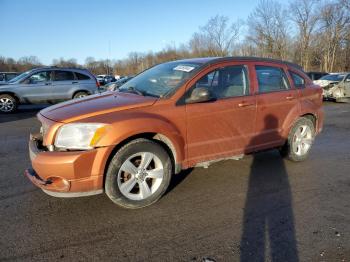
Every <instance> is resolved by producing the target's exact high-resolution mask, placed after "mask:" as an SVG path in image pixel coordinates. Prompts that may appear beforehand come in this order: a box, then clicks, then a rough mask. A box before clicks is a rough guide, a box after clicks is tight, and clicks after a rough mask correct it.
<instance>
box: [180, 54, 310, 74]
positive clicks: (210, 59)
mask: <svg viewBox="0 0 350 262" xmlns="http://www.w3.org/2000/svg"><path fill="white" fill-rule="evenodd" d="M229 61H252V62H273V63H279V64H285V65H288V66H291V67H294V68H296V69H298V70H301V71H304V70H303V68H302V67H301V66H300V65H298V64H295V63H292V62H289V61H284V60H279V59H273V58H264V57H256V56H230V57H200V58H189V59H182V60H177V62H186V63H191V62H192V63H200V64H203V65H204V64H214V63H220V62H229Z"/></svg>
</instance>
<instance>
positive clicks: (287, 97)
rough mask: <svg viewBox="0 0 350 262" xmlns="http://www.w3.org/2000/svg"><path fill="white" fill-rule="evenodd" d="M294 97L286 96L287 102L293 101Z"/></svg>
mask: <svg viewBox="0 0 350 262" xmlns="http://www.w3.org/2000/svg"><path fill="white" fill-rule="evenodd" d="M294 98H295V97H294V96H286V99H287V100H293V99H294Z"/></svg>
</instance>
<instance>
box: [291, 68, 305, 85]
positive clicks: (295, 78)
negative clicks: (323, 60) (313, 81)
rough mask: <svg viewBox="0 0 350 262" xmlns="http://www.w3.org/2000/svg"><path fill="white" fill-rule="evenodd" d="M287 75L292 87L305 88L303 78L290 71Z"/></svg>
mask: <svg viewBox="0 0 350 262" xmlns="http://www.w3.org/2000/svg"><path fill="white" fill-rule="evenodd" d="M289 74H290V75H291V77H292V80H293V83H294V86H295V87H296V88H304V87H305V79H304V78H303V77H301V76H300V75H298V74H296V73H294V72H292V71H289Z"/></svg>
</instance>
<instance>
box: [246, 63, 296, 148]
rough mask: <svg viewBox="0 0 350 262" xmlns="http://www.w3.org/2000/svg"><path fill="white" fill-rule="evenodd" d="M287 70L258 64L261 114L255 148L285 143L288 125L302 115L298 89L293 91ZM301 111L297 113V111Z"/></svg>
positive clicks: (258, 120) (258, 99) (257, 91)
mask: <svg viewBox="0 0 350 262" xmlns="http://www.w3.org/2000/svg"><path fill="white" fill-rule="evenodd" d="M286 69H287V67H285V66H282V65H280V66H279V65H275V64H269V63H264V64H256V65H255V75H256V81H257V86H258V89H257V90H256V93H257V94H256V99H257V115H256V128H255V133H256V136H255V139H254V142H253V144H254V147H255V148H256V149H265V148H270V147H273V146H279V145H281V144H283V143H284V141H285V139H286V138H285V137H283V131H284V129H287V128H289V126H286V123H290V122H292V119H291V118H292V117H294V116H295V114H299V111H300V106H299V102H298V90H296V89H295V88H293V87H292V86H291V85H290V83H289V80H288V77H287V74H286ZM295 111H297V112H295Z"/></svg>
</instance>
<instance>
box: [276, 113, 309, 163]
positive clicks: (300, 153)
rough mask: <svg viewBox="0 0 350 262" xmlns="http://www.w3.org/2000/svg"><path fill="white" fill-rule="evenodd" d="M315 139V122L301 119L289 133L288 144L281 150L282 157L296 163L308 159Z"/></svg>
mask: <svg viewBox="0 0 350 262" xmlns="http://www.w3.org/2000/svg"><path fill="white" fill-rule="evenodd" d="M314 138H315V127H314V124H313V122H312V121H311V120H310V119H308V118H305V117H302V118H299V119H298V120H297V121H296V123H295V124H294V126H293V127H292V129H291V130H290V132H289V135H288V140H287V141H286V144H285V145H284V146H283V147H282V148H281V150H280V153H281V155H282V156H284V157H287V158H288V159H289V160H292V161H294V162H298V161H303V160H305V159H306V158H307V156H308V154H309V152H310V149H311V146H312V143H313V141H314Z"/></svg>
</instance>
